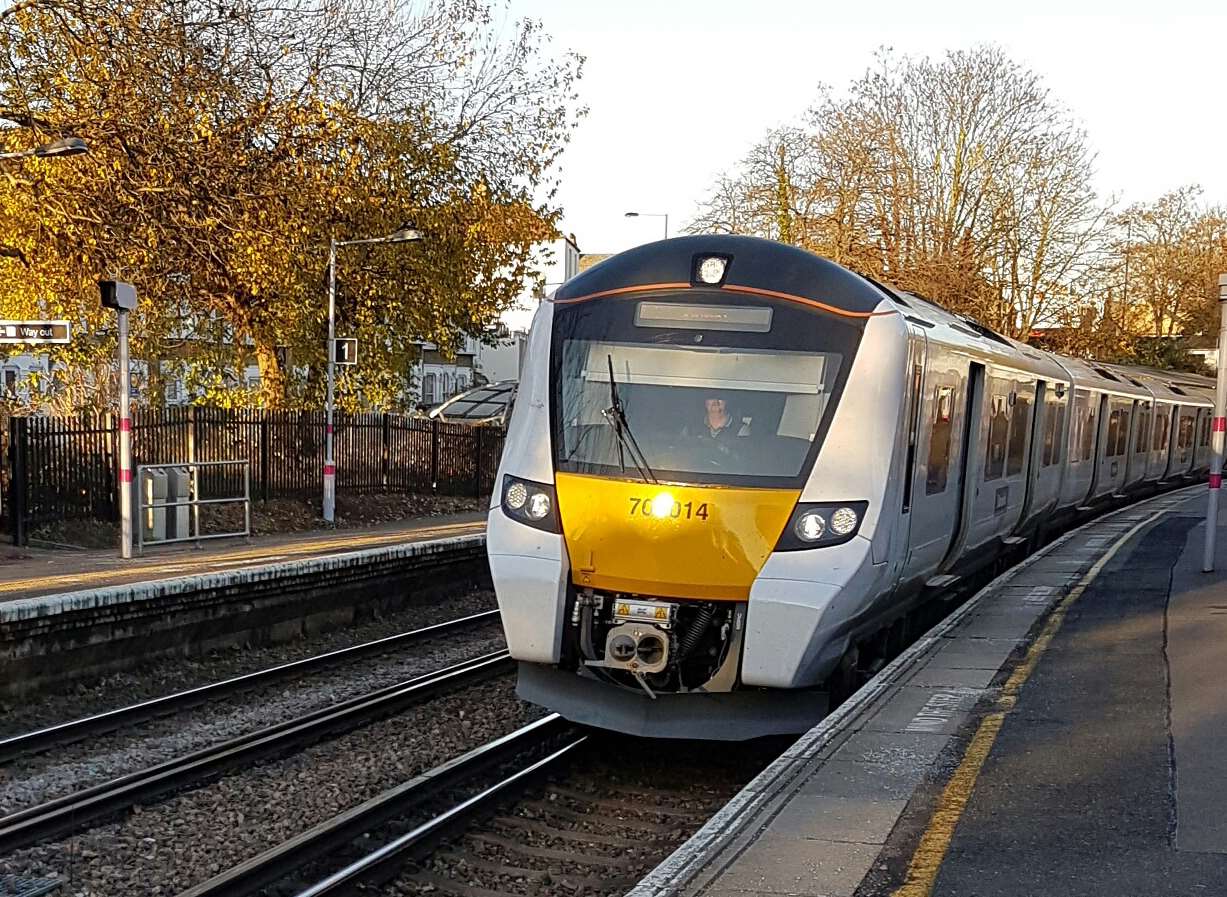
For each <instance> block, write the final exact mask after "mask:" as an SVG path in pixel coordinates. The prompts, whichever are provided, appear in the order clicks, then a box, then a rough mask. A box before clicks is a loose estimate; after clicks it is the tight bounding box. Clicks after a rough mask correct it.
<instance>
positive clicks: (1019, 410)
mask: <svg viewBox="0 0 1227 897" xmlns="http://www.w3.org/2000/svg"><path fill="white" fill-rule="evenodd" d="M1030 417H1031V399H1029V398H1028V397H1027V396H1024V395H1022V394H1018V395H1016V396H1015V397H1014V410H1013V412H1011V414H1010V450H1009V454H1008V456H1007V458H1006V470H1005V473H1006V476H1011V477H1012V476H1014V475H1015V474H1018V473H1022V469H1023V461H1024V459H1025V451H1026V448H1027V430H1028V429H1030Z"/></svg>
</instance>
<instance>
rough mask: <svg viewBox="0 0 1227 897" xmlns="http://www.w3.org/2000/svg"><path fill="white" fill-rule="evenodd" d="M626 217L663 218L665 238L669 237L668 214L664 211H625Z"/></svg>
mask: <svg viewBox="0 0 1227 897" xmlns="http://www.w3.org/2000/svg"><path fill="white" fill-rule="evenodd" d="M626 217H627V218H663V219H665V239H666V240H667V239H669V215H668V213H666V212H627V213H626Z"/></svg>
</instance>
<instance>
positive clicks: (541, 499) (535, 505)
mask: <svg viewBox="0 0 1227 897" xmlns="http://www.w3.org/2000/svg"><path fill="white" fill-rule="evenodd" d="M549 512H550V497H549V496H548V495H546V494H545V493H544V492H534V493H533V497H532V498H530V499H529V500H528V516H529V517H531V518H532V519H533V520H542V519H544V518H545V515H546V514H548V513H549Z"/></svg>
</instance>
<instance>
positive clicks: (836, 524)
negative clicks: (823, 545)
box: [831, 505, 861, 536]
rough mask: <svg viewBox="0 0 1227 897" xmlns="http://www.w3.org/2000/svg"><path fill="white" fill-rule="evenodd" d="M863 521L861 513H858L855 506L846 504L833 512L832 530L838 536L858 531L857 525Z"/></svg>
mask: <svg viewBox="0 0 1227 897" xmlns="http://www.w3.org/2000/svg"><path fill="white" fill-rule="evenodd" d="M860 522H861V515H860V514H858V513H856V510H855V509H854V508H849V507H848V506H847V505H844V507H842V508H836V509H835V512H834V513H833V514H831V532H833V533H835V535H837V536H846V535H848V533H851V532H855V531H856V525H857V524H858V523H860Z"/></svg>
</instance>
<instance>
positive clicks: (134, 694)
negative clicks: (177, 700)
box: [0, 589, 497, 738]
mask: <svg viewBox="0 0 1227 897" xmlns="http://www.w3.org/2000/svg"><path fill="white" fill-rule="evenodd" d="M496 607H497V603H496V602H495V600H494V592H493V591H491V590H490V589H475V590H473V591H471V592H466V593H464V594H462V595H456V596H452V597H447V598H439V599H436V600H433V601H431V602H429V603H424V604H417V605H414V606H413V607H407V608H405V609H404V610H401V611H398V612H397V613H395V614H390V615H388V616H384V617H379V618H375V619H365V620H363V621H362V622H360V623H357V624H355V625H351V626H344V627H341V628H339V629H333V630H329V631H328V632H319V633H314V634H312V635H310V636H308V637H306V638H302V639H296V640H294V641H290V642H283V643H281V644H277V645H261V646H258V647H250V646H240V647H234V648H225V649H222V650H218V651H211V652H209V653H208V654H204V655H201V656H199V657H165V658H159V659H157V660H154V661H151V662H148V663H145V664H141V665H140V666H138V667H135V668H133V669H131V670H125V671H124V672H120V673H113V674H111V675H108V676H104V677H100V678H98V679H94V680H82V681H81V682H77V683H74V684H72V685H70V686H66V687H65V688H64V689H63V690H62V691H58V692H46V693H43V694H38V695H33V696H31V697H29V698H26V699H23V700H20V701H15V702H13V703H10V704H6V703H4V701H0V738H3V737H7V736H10V735H19V734H21V733H22V732H29V731H32V730H34V729H38V728H41V727H43V726H51V725H54V724H56V723H60V722H64V721H65V720H71V719H78V718H80V717H83V716H90V715H91V714H95V713H102V712H104V711H107V710H114V709H116V708H119V707H126V706H127V705H129V704H135V703H138V702H140V701H147V700H150V699H151V698H158V697H161V696H162V695H166V694H170V693H172V692H177V691H183V690H185V689H188V688H196V687H197V686H200V685H208V684H209V683H210V682H217V681H219V680H221V679H229V678H231V677H233V676H241V675H243V674H245V673H253V672H255V671H257V670H263V669H266V668H268V667H274V666H277V665H279V664H283V663H289V662H291V661H294V660H301V659H303V658H304V657H311V656H313V655H315V654H323V653H325V652H328V651H336V650H338V649H340V648H348V647H349V646H351V645H357V644H361V643H362V642H369V641H374V640H375V639H378V638H384V637H385V636H389V635H397V634H398V633H401V632H407V631H408V630H410V629H418V628H420V627H422V626H430V625H432V624H434V623H443V622H445V621H447V620H454V619H456V618H457V617H464V616H467V615H469V614H475V613H479V612H481V611H485V610H494V609H495V608H496Z"/></svg>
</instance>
